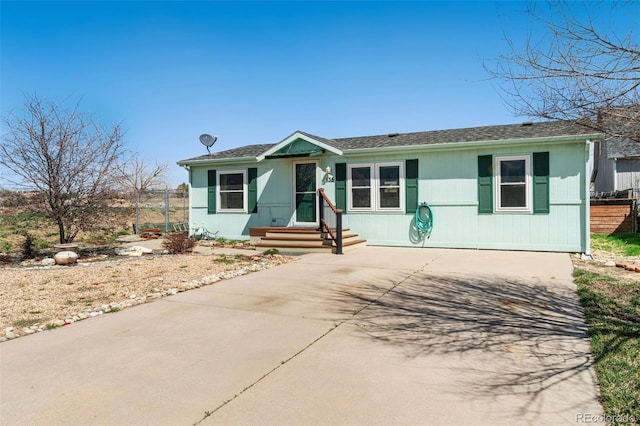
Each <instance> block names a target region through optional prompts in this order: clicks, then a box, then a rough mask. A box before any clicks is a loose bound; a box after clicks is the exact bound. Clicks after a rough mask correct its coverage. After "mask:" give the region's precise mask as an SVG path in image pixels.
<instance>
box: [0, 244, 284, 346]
mask: <svg viewBox="0 0 640 426" xmlns="http://www.w3.org/2000/svg"><path fill="white" fill-rule="evenodd" d="M245 251H246V252H247V254H246V255H242V254H219V253H216V251H215V250H214V251H213V252H210V253H194V254H184V255H147V256H144V257H136V258H130V257H127V258H122V257H114V256H107V255H104V254H103V255H95V256H93V257H89V258H86V257H85V258H83V257H82V256H81V259H80V260H81V261H80V263H78V264H75V265H73V266H42V262H41V261H37V262H26V263H24V264H20V265H9V266H3V267H0V301H1V302H0V341H6V340H9V339H14V338H16V337H20V336H24V335H28V334H33V333H36V332H39V331H43V330H47V329H51V328H56V327H60V326H67V325H70V324H72V323H74V322H76V321H80V320H83V319H86V318H90V317H95V316H98V315H103V314H106V313H110V312H116V311H119V310H121V309H125V308H128V307H131V306H135V305H138V304H141V303H146V302H149V301H153V300H156V299H159V298H162V297H165V296H167V295H171V294H176V293H178V292H181V291H185V290H190V289H193V288H198V287H201V286H203V285H209V284H213V283H216V282H217V281H220V280H223V279H228V278H233V277H235V276H238V275H244V274H247V273H250V272H253V271H259V270H262V269H267V268H270V267H273V266H276V265H279V264H282V263H286V262H288V261H291V260H292V259H291V258H288V257H285V256H280V255H277V254H274V255H264V254H262V253H259V252H255V251H248V250H245ZM45 263H46V262H45Z"/></svg>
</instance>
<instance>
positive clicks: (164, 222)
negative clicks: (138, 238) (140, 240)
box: [132, 189, 189, 234]
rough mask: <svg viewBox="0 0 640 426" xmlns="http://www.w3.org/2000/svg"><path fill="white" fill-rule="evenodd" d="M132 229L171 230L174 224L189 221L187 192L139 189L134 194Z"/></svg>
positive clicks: (137, 231)
mask: <svg viewBox="0 0 640 426" xmlns="http://www.w3.org/2000/svg"><path fill="white" fill-rule="evenodd" d="M134 198H135V200H134V215H135V217H134V221H133V224H132V225H133V231H134V233H135V234H141V233H142V232H145V231H147V230H150V229H154V230H156V229H157V230H160V232H163V233H169V232H172V231H173V229H174V225H176V224H179V223H187V222H189V192H188V191H178V190H171V189H167V190H152V191H141V192H138V193H136V194H135V197H134Z"/></svg>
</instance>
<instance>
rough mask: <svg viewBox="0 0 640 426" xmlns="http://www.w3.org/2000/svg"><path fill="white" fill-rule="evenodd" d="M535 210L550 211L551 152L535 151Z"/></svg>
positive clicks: (538, 211) (536, 211) (540, 211)
mask: <svg viewBox="0 0 640 426" xmlns="http://www.w3.org/2000/svg"><path fill="white" fill-rule="evenodd" d="M533 212H534V213H549V153H548V152H534V153H533Z"/></svg>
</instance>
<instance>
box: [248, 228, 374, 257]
mask: <svg viewBox="0 0 640 426" xmlns="http://www.w3.org/2000/svg"><path fill="white" fill-rule="evenodd" d="M332 232H333V233H334V234H335V229H332ZM249 236H250V238H251V243H252V244H255V246H256V248H257V249H258V250H262V251H264V250H269V249H277V250H278V251H280V252H285V253H336V248H337V247H336V243H335V242H334V241H333V240H332V239H331V237H330V236H329V234H328V233H327V232H325V231H318V230H317V229H316V228H313V227H279V226H258V227H253V228H249ZM366 245H367V241H366V240H363V239H360V238H358V234H354V233H351V232H350V230H349V229H348V228H343V229H342V250H343V251H348V250H353V249H356V248H359V247H364V246H366Z"/></svg>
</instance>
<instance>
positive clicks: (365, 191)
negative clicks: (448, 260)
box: [349, 164, 374, 210]
mask: <svg viewBox="0 0 640 426" xmlns="http://www.w3.org/2000/svg"><path fill="white" fill-rule="evenodd" d="M349 171H350V176H351V178H350V184H351V185H350V187H351V189H350V194H351V197H350V198H351V203H350V204H351V205H350V207H351V210H373V208H374V204H373V164H360V165H354V166H350V167H349Z"/></svg>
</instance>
